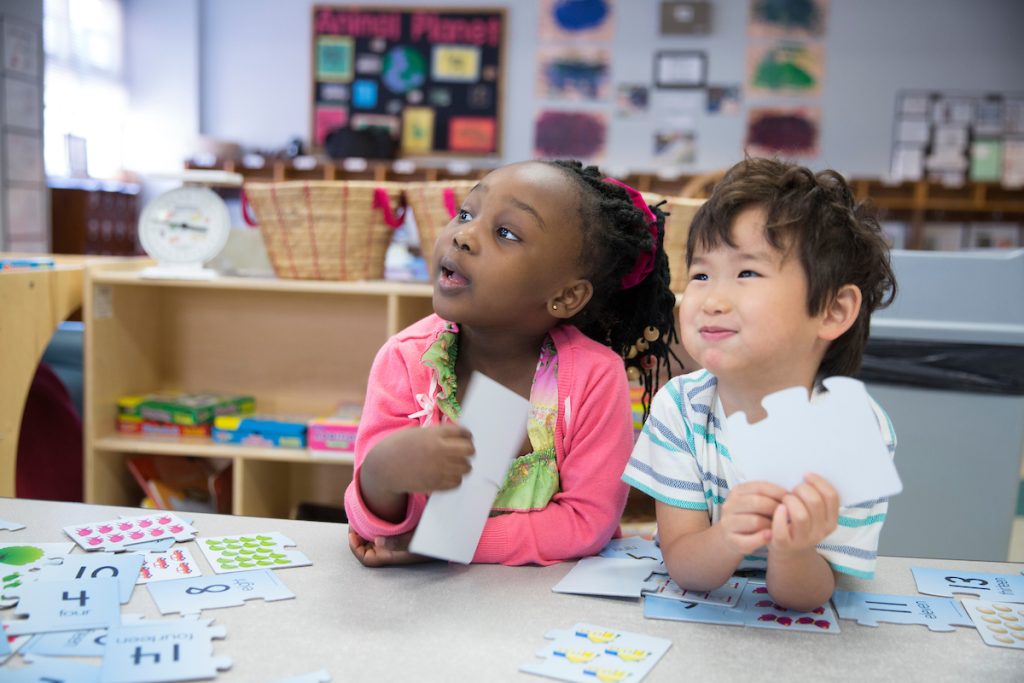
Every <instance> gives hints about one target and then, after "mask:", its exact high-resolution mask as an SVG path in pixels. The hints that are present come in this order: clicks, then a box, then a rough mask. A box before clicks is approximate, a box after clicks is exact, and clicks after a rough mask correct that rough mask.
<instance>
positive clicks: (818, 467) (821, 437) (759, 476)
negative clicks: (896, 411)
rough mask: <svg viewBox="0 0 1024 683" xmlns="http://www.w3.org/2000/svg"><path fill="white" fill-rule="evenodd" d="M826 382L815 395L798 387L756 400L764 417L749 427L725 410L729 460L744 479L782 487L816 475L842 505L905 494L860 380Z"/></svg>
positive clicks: (740, 416)
mask: <svg viewBox="0 0 1024 683" xmlns="http://www.w3.org/2000/svg"><path fill="white" fill-rule="evenodd" d="M823 383H824V385H825V388H826V389H827V391H824V392H821V393H819V394H817V395H816V396H815V397H814V399H813V400H808V396H807V390H806V389H804V388H802V387H792V388H789V389H783V390H782V391H777V392H775V393H773V394H769V395H768V396H765V397H764V399H763V400H762V401H761V405H763V406H764V409H765V410H766V411H767V412H768V417H766V418H765V419H763V420H761V421H759V422H756V423H754V424H749V423H748V422H747V416H746V413H744V412H742V411H740V412H737V413H733V414H732V415H730V416H729V417H728V418H727V419H728V422H729V450H730V451H731V452H732V457H733V460H734V461H735V462H736V463H737V464H738V465H739V466H740V467H741V468H742V469H743V472H744V473H745V475H746V477H747V479H749V480H763V481H770V482H772V483H774V484H778V485H779V486H781V487H782V488H784V489H786V490H787V491H789V490H792V489H793V488H794V487H795V486H796V485H797V484H799V483H800V482H801V481H803V478H804V475H806V474H807V473H808V472H814V473H815V474H819V475H821V476H822V477H824V478H825V479H826V480H828V481H829V482H830V483H831V484H832V486H834V487H835V489H836V491H837V492H838V493H839V500H840V503H841V504H842V505H844V506H850V505H856V504H858V503H864V502H866V501H869V500H875V499H878V498H885V497H887V496H891V495H894V494H897V493H899V492H900V491H902V490H903V484H902V483H901V482H900V477H899V475H898V474H897V472H896V467H895V465H894V464H893V460H892V456H891V455H890V454H889V451H888V449H887V448H886V445H885V441H884V440H883V439H882V433H881V431H880V427H879V424H878V418H877V417H876V416H875V412H874V409H873V408H872V405H871V398H870V397H869V396H868V393H867V391H866V390H865V388H864V384H863V383H862V382H860V381H858V380H855V379H851V378H849V377H828V378H826V379H825V380H824V382H823ZM882 428H885V425H882ZM797 436H799V438H797Z"/></svg>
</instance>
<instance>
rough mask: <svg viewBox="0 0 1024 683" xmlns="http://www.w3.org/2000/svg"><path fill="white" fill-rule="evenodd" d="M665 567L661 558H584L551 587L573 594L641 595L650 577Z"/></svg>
mask: <svg viewBox="0 0 1024 683" xmlns="http://www.w3.org/2000/svg"><path fill="white" fill-rule="evenodd" d="M662 566H663V565H662V564H661V561H660V560H634V559H629V558H627V559H623V558H621V557H584V558H583V559H582V560H580V561H579V562H577V563H576V566H575V567H573V568H572V569H571V570H570V571H569V573H568V574H566V575H565V576H564V577H562V580H561V581H559V582H558V583H557V584H555V585H554V587H552V589H551V590H552V591H554V592H555V593H572V594H574V595H602V596H605V597H610V598H639V597H640V593H641V591H642V590H643V588H644V583H645V581H647V578H648V577H649V576H650V575H651V573H652V572H654V571H656V570H658V569H659V568H661V567H662Z"/></svg>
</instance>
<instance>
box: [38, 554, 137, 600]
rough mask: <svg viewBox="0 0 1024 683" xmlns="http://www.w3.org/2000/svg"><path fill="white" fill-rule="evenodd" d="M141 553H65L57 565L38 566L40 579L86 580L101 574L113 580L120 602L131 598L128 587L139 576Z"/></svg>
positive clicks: (133, 586) (133, 584) (131, 587)
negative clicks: (115, 583)
mask: <svg viewBox="0 0 1024 683" xmlns="http://www.w3.org/2000/svg"><path fill="white" fill-rule="evenodd" d="M141 567H142V556H141V555H138V554H135V553H129V554H119V553H106V552H99V553H91V554H89V555H68V556H66V557H65V558H64V561H63V562H62V563H61V564H59V565H47V566H45V567H41V568H40V569H39V580H40V581H57V580H61V579H68V580H74V581H90V580H92V579H98V578H102V577H108V578H112V579H117V582H118V586H119V588H120V600H121V604H122V605H125V604H127V603H128V601H129V600H131V598H132V590H134V588H135V582H136V581H137V580H138V578H139V569H140V568H141Z"/></svg>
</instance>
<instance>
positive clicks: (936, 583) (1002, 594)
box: [910, 567, 1024, 603]
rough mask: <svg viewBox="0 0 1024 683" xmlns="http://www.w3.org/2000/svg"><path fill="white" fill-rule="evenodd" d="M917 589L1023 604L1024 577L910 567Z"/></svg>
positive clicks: (936, 593)
mask: <svg viewBox="0 0 1024 683" xmlns="http://www.w3.org/2000/svg"><path fill="white" fill-rule="evenodd" d="M910 571H911V572H913V574H914V581H915V582H917V590H918V591H919V592H921V593H925V594H927V595H940V596H945V597H949V598H951V597H953V596H954V594H958V593H959V594H964V595H973V596H975V597H977V598H981V599H983V600H997V601H1000V602H1020V603H1024V576H1018V575H1016V574H991V573H989V572H974V571H970V570H966V569H937V568H934V567H911V568H910Z"/></svg>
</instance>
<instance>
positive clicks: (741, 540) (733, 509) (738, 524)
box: [718, 481, 786, 555]
mask: <svg viewBox="0 0 1024 683" xmlns="http://www.w3.org/2000/svg"><path fill="white" fill-rule="evenodd" d="M785 496H786V490H785V489H784V488H782V487H781V486H777V485H775V484H772V483H769V482H767V481H748V482H744V483H742V484H740V485H738V486H736V487H735V488H733V489H732V490H731V491H730V492H729V495H728V497H726V499H725V503H723V504H722V518H721V519H720V520H719V521H718V526H719V527H720V528H721V533H722V535H723V536H722V538H723V540H724V541H725V542H726V544H727V545H728V546H729V547H731V548H732V549H733V550H734V551H735V552H737V553H739V554H741V555H749V554H750V553H752V552H753V551H755V550H757V549H758V548H760V547H761V546H763V545H766V544H767V543H768V542H769V541H771V538H772V514H773V513H775V510H776V508H777V507H778V506H779V505H780V504H781V503H782V500H783V498H784V497H785Z"/></svg>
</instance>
